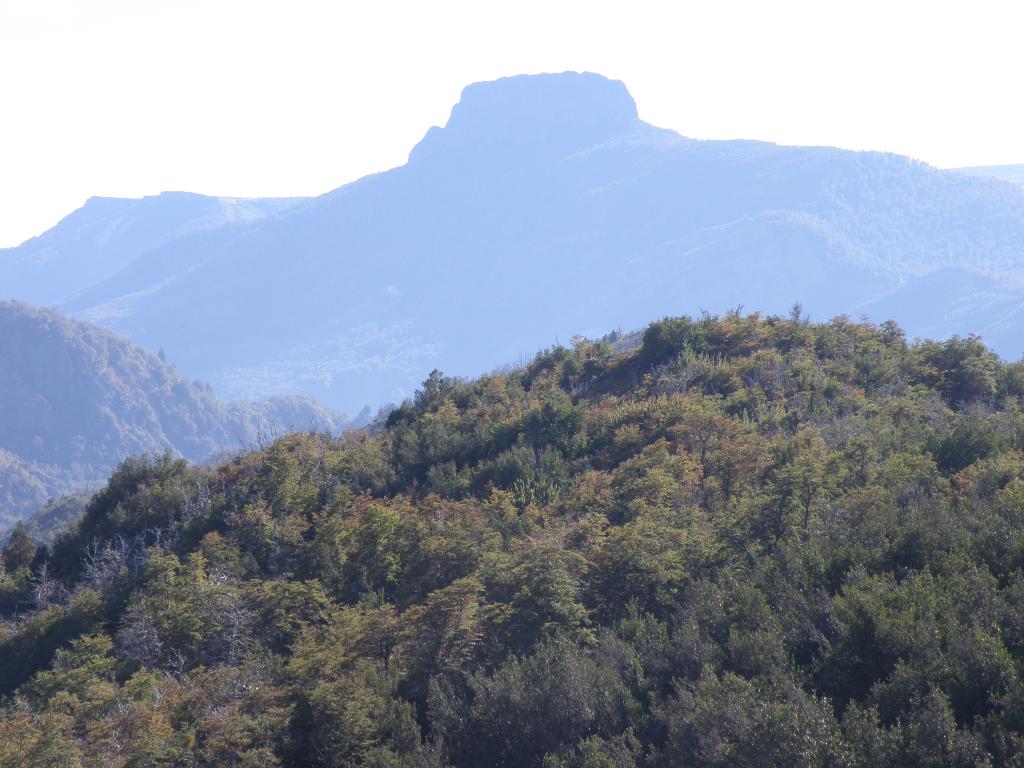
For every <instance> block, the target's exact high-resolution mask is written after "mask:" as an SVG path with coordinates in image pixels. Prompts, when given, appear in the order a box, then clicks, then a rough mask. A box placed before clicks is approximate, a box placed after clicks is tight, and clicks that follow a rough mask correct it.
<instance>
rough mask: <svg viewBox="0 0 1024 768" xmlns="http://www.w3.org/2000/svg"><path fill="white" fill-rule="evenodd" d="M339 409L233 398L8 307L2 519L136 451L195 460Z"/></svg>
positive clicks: (1, 406) (2, 321) (0, 453)
mask: <svg viewBox="0 0 1024 768" xmlns="http://www.w3.org/2000/svg"><path fill="white" fill-rule="evenodd" d="M311 424H315V425H317V426H319V427H321V428H325V429H330V430H332V431H337V430H339V429H341V428H342V427H343V425H344V417H343V416H341V414H338V413H336V412H333V411H330V410H327V409H325V408H322V407H321V406H319V405H317V404H316V403H315V402H313V401H311V400H308V399H304V398H284V399H279V400H275V401H271V402H265V403H258V404H255V405H250V404H245V403H223V402H221V401H219V400H218V399H217V398H216V397H214V395H213V394H212V392H211V391H210V390H209V389H208V388H207V387H206V386H205V385H203V384H200V383H198V382H195V383H190V382H189V381H188V380H186V379H185V378H184V377H183V376H181V375H180V374H179V373H178V372H177V371H176V370H175V369H174V368H173V367H171V366H170V365H168V364H166V363H164V362H163V361H162V360H160V359H159V358H158V357H157V356H156V355H153V354H152V353H150V352H147V351H145V350H143V349H140V348H139V347H136V346H133V345H132V344H131V343H130V342H128V341H127V340H126V339H123V338H121V337H119V336H116V335H115V334H113V333H111V332H110V331H106V330H103V329H100V328H97V327H95V326H91V325H88V324H85V323H82V322H78V321H74V320H70V319H68V318H65V317H62V316H61V315H58V314H57V313H55V312H51V311H48V310H37V309H33V308H30V307H29V306H27V305H25V304H21V303H19V302H0V425H3V428H2V429H0V521H2V520H3V519H5V518H11V517H18V516H22V515H24V514H26V513H28V512H30V511H32V510H33V509H35V508H36V507H38V506H40V505H41V504H42V503H43V502H45V501H46V500H47V499H48V498H50V497H53V496H56V495H58V494H60V493H64V492H70V491H77V490H81V489H85V488H91V487H93V486H95V485H96V484H97V483H99V482H101V481H102V480H103V478H104V477H105V476H106V475H108V474H109V472H110V470H111V469H112V468H113V467H114V466H116V465H117V463H118V462H120V461H121V460H123V459H124V458H126V457H127V456H129V455H134V454H140V453H146V452H160V451H164V450H172V451H174V452H176V453H179V454H181V455H183V456H185V457H187V458H190V459H192V460H200V459H204V458H206V457H208V456H210V455H211V454H213V453H215V452H216V451H218V450H222V449H225V448H238V447H240V446H244V445H249V444H251V443H253V442H254V441H255V440H256V439H257V438H258V437H259V436H260V434H261V433H270V432H274V431H279V430H281V429H286V428H305V427H307V426H310V425H311Z"/></svg>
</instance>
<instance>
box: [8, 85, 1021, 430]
mask: <svg viewBox="0 0 1024 768" xmlns="http://www.w3.org/2000/svg"><path fill="white" fill-rule="evenodd" d="M1022 286H1024V189H1022V188H1020V187H1019V186H1015V185H1013V184H1011V183H1007V182H1006V181H1003V180H1000V179H995V178H982V177H979V176H975V175H970V174H965V173H961V172H955V171H941V170H937V169H935V168H932V167H930V166H928V165H925V164H923V163H920V162H916V161H914V160H911V159H908V158H905V157H899V156H896V155H891V154H880V153H868V152H849V151H843V150H838V149H830V148H822V147H783V146H777V145H774V144H767V143H762V142H755V141H696V140H693V139H688V138H685V137H683V136H680V135H678V134H676V133H674V132H672V131H668V130H663V129H660V128H656V127H654V126H651V125H649V124H647V123H645V122H643V121H641V120H640V119H639V118H638V116H637V110H636V106H635V104H634V102H633V99H632V98H631V97H630V95H629V93H628V91H627V90H626V87H625V86H624V85H623V84H622V83H621V82H617V81H614V80H608V79H606V78H604V77H601V76H599V75H595V74H579V73H563V74H557V75H536V76H520V77H512V78H507V79H503V80H498V81H495V82H490V83H478V84H475V85H471V86H469V87H467V88H466V89H465V90H464V92H463V94H462V98H461V99H460V101H459V103H458V104H457V105H456V106H455V107H454V109H453V110H452V113H451V117H450V118H449V120H448V123H447V124H446V125H445V127H443V128H438V127H435V128H431V129H430V130H429V131H428V132H427V134H426V136H425V137H424V138H423V140H422V141H421V142H420V143H419V144H418V145H417V146H416V147H415V148H414V149H413V150H412V152H411V154H410V156H409V161H408V162H407V163H406V164H405V165H403V166H401V167H399V168H395V169H392V170H390V171H387V172H384V173H380V174H376V175H372V176H368V177H366V178H363V179H361V180H359V181H357V182H354V183H352V184H348V185H346V186H343V187H341V188H339V189H337V190H334V191H333V192H330V193H327V194H325V195H322V196H320V197H317V198H312V199H308V200H232V201H224V200H221V199H217V198H205V197H201V196H195V195H183V194H179V193H175V194H170V195H161V196H159V197H154V198H144V199H143V200H141V201H138V200H133V201H124V200H102V201H98V200H91V201H90V202H89V203H87V204H86V206H85V207H84V208H83V209H81V210H80V211H77V212H76V213H74V214H72V215H71V216H69V217H68V218H66V219H64V220H63V221H62V222H61V223H60V224H58V225H57V226H56V227H55V228H54V229H52V230H50V231H49V232H47V233H46V234H44V235H42V236H40V237H39V238H35V239H34V240H31V241H29V242H27V243H25V244H23V245H21V246H18V247H17V248H14V249H8V250H6V251H0V295H3V296H8V297H12V298H19V299H24V300H26V301H30V302H35V303H43V304H52V305H55V306H56V307H57V308H58V309H60V310H61V311H64V312H66V313H69V314H72V315H74V316H75V317H77V318H80V319H85V320H90V321H93V322H95V323H99V324H101V325H104V326H107V327H109V328H112V329H114V330H116V331H118V332H120V333H123V334H125V335H127V336H128V337H130V338H131V339H132V340H133V341H135V342H137V343H140V344H142V345H144V346H146V347H148V348H150V349H153V350H157V349H164V350H165V351H166V354H167V355H168V356H169V357H170V358H171V359H172V360H174V361H175V362H176V363H177V365H178V366H179V368H180V369H181V370H182V371H184V372H186V373H187V374H188V375H189V376H191V377H197V378H200V379H204V380H209V381H211V382H212V383H213V385H214V387H215V389H216V391H218V393H220V394H221V395H223V396H225V397H231V398H256V397H265V396H268V395H274V394H280V393H286V392H287V393H294V392H302V393H305V394H309V395H313V396H315V397H317V398H319V399H321V400H322V401H324V402H326V403H329V404H331V405H334V406H338V407H342V408H345V409H347V410H349V411H350V412H354V411H356V410H358V409H359V407H360V406H361V405H363V404H364V403H369V404H372V405H374V406H376V405H379V404H382V403H384V402H387V401H397V400H399V399H401V398H403V397H404V396H407V395H408V394H410V393H411V392H412V391H413V389H414V388H415V387H416V385H417V383H418V382H420V381H421V380H422V379H423V378H424V376H425V374H426V373H427V372H429V371H430V370H431V369H432V368H440V369H442V370H444V371H445V372H446V373H450V374H462V375H470V374H476V373H480V372H483V371H486V370H488V369H491V368H493V367H495V366H499V365H502V364H505V363H509V362H512V361H515V360H516V359H517V358H518V357H519V356H521V355H523V354H525V353H529V352H531V351H533V350H535V349H537V348H538V347H543V346H546V345H550V344H552V343H554V342H555V341H556V340H560V341H562V342H567V341H568V340H569V338H570V337H571V336H573V335H574V334H586V335H591V336H594V335H599V334H602V333H605V332H607V331H610V330H613V329H615V328H620V327H621V328H624V329H631V328H636V327H640V326H642V325H644V324H646V323H647V322H649V321H650V320H652V319H654V318H657V317H659V316H662V315H667V314H673V315H676V314H682V313H690V314H696V313H699V312H701V311H702V310H703V311H710V312H721V311H724V310H726V309H729V308H733V307H736V306H738V305H742V306H743V307H744V308H745V309H746V310H747V311H753V310H761V311H765V312H772V313H785V312H788V311H789V308H790V306H791V305H792V304H793V303H794V302H800V303H801V304H802V305H803V307H804V309H805V311H807V312H809V313H810V314H811V316H812V317H814V318H816V319H823V318H827V317H831V316H833V315H836V314H840V313H848V314H851V315H853V316H855V317H858V316H861V315H867V316H868V317H871V318H873V319H875V320H878V321H882V320H886V319H895V320H897V321H898V322H900V323H901V324H903V325H904V327H905V328H906V330H907V332H908V333H909V334H910V335H911V336H913V335H917V334H921V335H929V336H947V335H950V334H954V333H959V334H968V333H979V334H981V335H982V336H983V337H984V339H985V340H986V341H987V342H988V343H989V344H991V345H992V346H993V347H994V348H995V349H997V350H998V351H999V352H1000V353H1001V354H1002V355H1004V356H1005V357H1008V358H1017V357H1019V356H1020V355H1021V353H1022V351H1024V316H1022V311H1024V290H1022Z"/></svg>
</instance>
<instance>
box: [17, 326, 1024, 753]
mask: <svg viewBox="0 0 1024 768" xmlns="http://www.w3.org/2000/svg"><path fill="white" fill-rule="evenodd" d="M611 341H612V340H610V339H609V340H604V341H600V342H590V341H585V340H578V342H577V343H575V344H574V345H573V346H572V348H563V347H556V348H553V349H550V350H547V351H545V352H543V353H541V354H539V355H538V356H537V357H536V358H535V359H534V360H533V361H532V362H531V363H530V364H529V365H527V366H525V367H522V368H518V369H514V370H511V371H508V372H503V373H495V374H493V375H489V376H484V377H481V378H479V379H477V380H475V381H465V380H460V379H452V378H448V377H445V376H443V375H441V374H440V373H434V374H432V375H431V376H430V378H429V379H428V380H427V381H426V382H425V383H424V384H423V386H422V389H421V390H420V391H419V392H418V394H417V396H416V397H415V399H413V400H411V401H409V402H406V403H404V404H403V405H401V406H400V407H397V408H395V409H393V410H391V411H390V412H389V413H386V414H384V415H382V416H381V417H380V418H379V419H378V421H377V423H376V424H374V425H373V426H372V427H371V428H368V429H366V430H362V431H360V432H355V433H350V434H347V435H345V436H343V437H342V438H340V439H334V438H331V437H329V436H325V435H322V434H317V433H314V432H310V433H305V434H292V435H288V436H286V437H284V438H282V439H280V440H278V441H276V442H274V443H273V444H272V445H269V446H267V447H265V448H264V449H262V450H258V451H255V452H250V453H246V454H243V455H240V456H238V457H237V458H236V459H233V460H231V461H229V462H228V463H225V464H223V465H221V466H218V467H215V468H199V467H196V466H191V465H189V464H188V463H187V462H185V461H181V460H175V459H173V458H171V457H169V456H163V457H150V458H144V459H132V460H129V461H127V462H125V463H124V464H122V465H121V467H120V468H119V469H118V470H117V471H116V472H115V473H114V475H113V476H112V477H111V478H110V481H109V483H108V484H107V486H106V487H105V488H104V489H103V490H102V491H101V492H100V493H98V494H97V495H96V496H95V497H93V498H92V500H91V501H90V502H89V503H88V505H87V507H86V510H85V513H84V515H83V516H82V518H81V519H80V521H79V522H78V523H77V525H75V526H73V527H72V528H71V529H70V530H69V531H68V532H66V533H64V534H63V535H61V536H60V537H59V538H58V539H57V540H56V542H55V543H54V544H53V547H52V549H49V548H45V547H40V548H37V547H36V545H35V544H34V543H33V542H32V541H31V539H30V537H29V535H28V533H27V532H26V531H24V530H22V529H20V528H19V529H18V530H16V531H15V533H14V534H13V535H12V537H11V541H10V543H9V544H8V546H7V548H6V550H5V551H4V554H3V559H2V560H3V571H2V573H3V575H2V577H0V611H2V613H3V616H4V622H3V624H2V626H0V692H2V695H3V696H4V699H3V702H4V703H3V708H2V717H0V764H2V765H18V766H37V765H38V766H47V768H53V767H54V766H78V765H104V766H159V765H168V766H171V765H175V766H178V765H181V766H184V765H190V766H193V765H194V766H231V765H236V766H276V765H282V766H300V765H302V766H304V765H316V766H377V767H383V766H406V767H408V768H413V767H417V768H428V767H440V766H451V767H452V768H469V767H470V766H538V767H542V768H584V767H586V768H605V767H611V766H629V767H634V768H659V767H661V766H687V765H694V766H785V765H801V766H803V765H807V766H879V765H897V766H985V765H993V766H1003V765H1019V764H1021V763H1020V760H1021V755H1022V753H1024V684H1022V676H1021V671H1022V663H1024V530H1022V525H1021V522H1022V521H1021V518H1022V515H1024V410H1022V397H1024V365H1022V364H1019V363H1013V364H1007V363H1003V362H1000V361H999V359H998V358H997V357H996V356H994V355H993V354H992V353H991V352H990V351H989V350H988V349H987V348H986V347H985V346H984V345H983V344H982V343H981V342H980V341H979V340H978V339H976V338H953V339H950V340H948V341H944V342H931V341H928V342H921V343H914V344H909V343H908V342H907V341H906V339H905V338H904V335H903V333H902V332H901V331H900V329H899V328H898V327H896V326H895V325H893V324H885V325H882V326H878V327H876V326H873V325H870V324H867V323H857V322H852V321H850V320H849V319H847V318H837V319H835V320H833V321H831V322H829V323H825V324H811V323H809V322H807V321H806V320H804V319H803V318H801V316H800V313H799V311H796V312H794V314H793V316H792V317H790V318H780V317H761V316H758V315H752V316H741V315H740V314H739V313H733V314H729V315H726V316H723V317H720V318H715V317H704V318H702V319H699V320H691V319H687V318H675V319H666V320H663V321H660V322H656V323H654V324H652V325H651V326H650V327H649V328H648V329H647V331H646V333H644V335H643V338H642V343H641V344H640V345H639V346H637V347H635V348H634V349H631V350H628V351H617V350H616V348H615V346H614V345H613V344H612V343H610V342H611Z"/></svg>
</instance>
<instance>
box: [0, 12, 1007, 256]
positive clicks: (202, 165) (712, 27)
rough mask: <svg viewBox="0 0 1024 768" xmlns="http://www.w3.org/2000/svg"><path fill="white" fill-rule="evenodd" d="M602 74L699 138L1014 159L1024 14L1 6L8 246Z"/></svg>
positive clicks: (259, 188)
mask: <svg viewBox="0 0 1024 768" xmlns="http://www.w3.org/2000/svg"><path fill="white" fill-rule="evenodd" d="M570 69H572V70H589V71H594V72H600V73H601V74H604V75H607V76H609V77H614V78H618V79H621V80H623V81H624V82H625V83H626V85H627V86H628V88H629V89H630V91H631V93H632V94H633V97H634V98H635V99H636V101H637V105H638V108H639V111H640V116H641V117H642V118H643V119H645V120H647V121H648V122H651V123H654V124H655V125H659V126H662V127H666V128H673V129H675V130H677V131H679V132H680V133H682V134H684V135H687V136H692V137H695V138H709V139H710V138H752V139H764V140H768V141H775V142H779V143H785V144H827V145H834V146H840V147H846V148H850V149H878V150H888V151H893V152H898V153H901V154H906V155H911V156H913V157H917V158H920V159H922V160H926V161H927V162H930V163H932V164H934V165H937V166H939V167H955V166H964V165H988V164H1004V163H1024V100H1022V97H1021V92H1022V79H1024V3H1021V2H991V1H989V2H986V1H985V0H970V1H968V0H962V1H961V2H945V1H944V0H931V1H930V2H917V1H916V0H887V1H886V2H876V1H875V0H850V1H848V2H832V1H831V0H813V1H810V0H808V1H807V2H803V1H799V2H796V1H790V0H752V1H750V2H739V1H738V0H737V1H730V0H704V1H702V2H679V1H677V2H642V1H641V0H632V1H630V2H616V3H609V2H601V1H600V0H586V1H584V2H575V1H573V2H561V1H559V0H545V1H543V2H533V0H516V2H489V1H487V0H473V1H471V2H444V1H443V0H432V1H430V2H424V1H423V0H418V1H417V2H393V1H392V2H389V1H386V0H385V1H380V0H376V1H374V0H363V1H362V2H358V3H354V2H353V3H350V2H318V1H315V0H279V1H278V2H264V1H263V0H161V1H160V2H155V1H153V0H87V1H86V0H0V246H6V245H14V244H16V243H19V242H21V241H22V240H24V239H26V238H28V237H30V236H32V235H35V234H38V233H39V232H41V231H43V230H45V229H47V228H49V227H50V226H52V225H53V224H54V223H56V222H57V220H58V219H60V218H61V217H62V216H64V215H66V214H67V213H69V212H70V211H71V210H73V209H74V208H77V207H78V206H79V205H81V204H82V203H83V202H84V201H85V199H86V198H87V197H89V196H90V195H111V196H125V197H138V196H141V195H146V194H155V193H157V192H160V191H162V190H188V191H193V192H203V193H207V194H218V195H237V196H255V195H313V194H319V193H322V192H325V191H327V190H330V189H333V188H335V187H337V186H340V185H341V184H343V183H345V182H348V181H351V180H353V179H356V178H358V177H359V176H362V175H364V174H366V173H371V172H374V171H379V170H384V169H386V168H390V167H393V166H395V165H399V164H401V163H403V162H404V161H405V159H406V157H407V155H408V152H409V150H410V149H411V147H412V146H413V144H415V143H416V142H417V141H418V140H419V139H420V138H421V137H422V136H423V134H424V133H425V132H426V130H427V128H428V127H430V126H431V125H434V124H443V123H444V122H445V120H446V119H447V116H448V112H449V110H450V109H451V107H452V105H453V104H454V103H455V102H456V101H457V100H458V96H459V92H460V91H461V89H462V88H463V86H465V85H467V84H468V83H471V82H475V81H479V80H491V79H494V78H496V77H501V76H504V75H512V74H519V73H524V72H556V71H563V70H570Z"/></svg>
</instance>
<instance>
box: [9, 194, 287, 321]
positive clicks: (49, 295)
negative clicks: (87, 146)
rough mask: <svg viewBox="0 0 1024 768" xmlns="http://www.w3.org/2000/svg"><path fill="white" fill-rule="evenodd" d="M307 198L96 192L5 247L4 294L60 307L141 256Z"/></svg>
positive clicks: (238, 226)
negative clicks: (106, 194)
mask: <svg viewBox="0 0 1024 768" xmlns="http://www.w3.org/2000/svg"><path fill="white" fill-rule="evenodd" d="M298 202H301V199H300V198H278V199H275V198H268V199H245V198H228V197H208V196H206V195H196V194H192V193H188V192H164V193H163V194H160V195H153V196H150V197H143V198H141V199H121V198H112V197H93V198H90V199H89V200H87V201H86V203H85V205H83V206H82V207H81V208H79V209H78V210H77V211H75V212H74V213H72V214H70V215H69V216H66V217H65V218H64V219H62V220H61V221H60V222H59V223H58V224H57V225H56V226H55V227H54V228H53V229H50V230H48V231H47V232H45V233H43V234H42V235H40V236H39V237H34V238H32V239H31V240H28V241H27V242H25V243H22V244H21V245H20V246H18V247H17V248H3V249H0V286H3V287H2V288H0V296H2V297H6V298H17V299H20V300H22V301H25V302H28V303H30V304H43V305H45V304H52V303H54V302H56V301H59V300H61V299H64V298H67V297H68V296H69V295H71V294H73V293H75V292H76V291H79V290H81V289H82V288H85V287H88V286H90V285H92V284H93V283H96V282H98V281H100V280H102V279H104V278H107V277H110V276H111V275H113V274H115V273H117V272H119V271H120V270H121V269H123V268H124V267H125V266H127V265H128V264H129V263H131V262H132V261H133V260H134V259H135V258H136V257H137V256H138V255H139V254H141V253H145V252H146V251H149V250H152V249H153V248H157V247H159V246H161V245H164V244H166V243H169V242H171V241H172V240H175V239H176V238H181V237H185V236H187V235H190V234H194V233H208V232H210V231H211V230H215V229H218V228H220V227H224V228H226V229H225V234H226V232H230V231H235V230H237V229H241V228H244V227H246V226H248V225H251V224H252V223H254V222H256V221H259V220H260V219H263V218H265V217H267V216H271V215H273V214H275V213H279V212H281V211H283V210H285V209H287V208H289V207H291V206H293V205H295V204H297V203H298Z"/></svg>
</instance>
